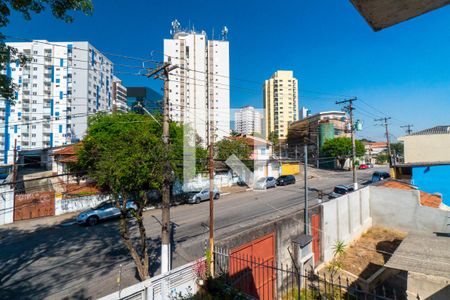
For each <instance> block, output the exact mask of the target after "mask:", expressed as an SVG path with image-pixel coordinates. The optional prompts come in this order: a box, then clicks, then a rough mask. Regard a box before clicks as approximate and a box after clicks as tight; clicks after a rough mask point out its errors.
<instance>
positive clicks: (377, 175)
mask: <svg viewBox="0 0 450 300" xmlns="http://www.w3.org/2000/svg"><path fill="white" fill-rule="evenodd" d="M390 177H391V175H389V173H388V172H380V171H376V172H374V173H373V174H372V182H378V181H381V180H385V179H387V178H390Z"/></svg>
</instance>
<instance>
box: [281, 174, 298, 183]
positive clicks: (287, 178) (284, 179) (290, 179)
mask: <svg viewBox="0 0 450 300" xmlns="http://www.w3.org/2000/svg"><path fill="white" fill-rule="evenodd" d="M294 183H295V177H294V176H293V175H282V176H280V177H278V178H277V185H288V184H294Z"/></svg>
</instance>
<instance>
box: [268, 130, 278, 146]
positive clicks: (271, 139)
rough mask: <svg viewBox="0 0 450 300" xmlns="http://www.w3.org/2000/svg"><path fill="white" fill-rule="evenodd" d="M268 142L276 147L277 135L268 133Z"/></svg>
mask: <svg viewBox="0 0 450 300" xmlns="http://www.w3.org/2000/svg"><path fill="white" fill-rule="evenodd" d="M269 142H271V143H272V145H273V146H274V147H275V145H278V142H279V140H278V133H276V132H275V131H272V132H271V133H269Z"/></svg>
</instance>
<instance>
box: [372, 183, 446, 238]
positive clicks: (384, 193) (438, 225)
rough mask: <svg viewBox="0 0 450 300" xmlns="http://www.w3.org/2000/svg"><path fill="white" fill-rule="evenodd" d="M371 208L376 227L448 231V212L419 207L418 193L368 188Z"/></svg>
mask: <svg viewBox="0 0 450 300" xmlns="http://www.w3.org/2000/svg"><path fill="white" fill-rule="evenodd" d="M370 207H371V215H372V218H373V222H374V224H376V225H380V226H386V227H393V228H397V229H401V230H406V231H419V232H420V231H422V232H428V233H430V232H450V226H449V225H447V224H448V223H449V222H448V221H449V220H450V212H449V211H446V210H441V209H438V208H431V207H428V206H421V205H420V192H419V191H417V190H400V189H391V188H385V187H375V186H371V187H370Z"/></svg>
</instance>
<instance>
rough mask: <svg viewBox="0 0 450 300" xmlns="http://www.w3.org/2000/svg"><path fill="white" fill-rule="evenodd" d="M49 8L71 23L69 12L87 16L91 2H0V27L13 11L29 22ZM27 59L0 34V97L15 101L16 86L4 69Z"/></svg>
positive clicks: (11, 0) (7, 0)
mask: <svg viewBox="0 0 450 300" xmlns="http://www.w3.org/2000/svg"><path fill="white" fill-rule="evenodd" d="M46 8H49V9H50V10H51V12H52V14H53V16H54V17H56V18H57V19H61V20H64V21H65V22H67V23H70V22H72V21H73V17H72V16H71V15H68V12H69V11H81V12H83V13H85V14H87V15H89V14H91V13H92V11H93V6H92V1H91V0H22V1H18V0H0V27H6V26H7V25H8V24H9V17H10V15H11V13H12V12H13V11H16V12H18V13H21V14H22V15H23V17H24V19H25V20H31V15H32V13H36V14H39V13H41V12H42V11H44V10H45V9H46ZM28 60H29V58H27V57H25V56H24V55H21V54H19V53H18V51H17V49H15V48H12V47H9V46H7V45H6V44H5V36H4V35H3V34H2V33H0V97H3V98H5V99H8V100H9V101H14V100H15V90H16V89H17V86H16V85H15V84H14V83H13V82H12V80H11V78H10V76H9V74H7V73H8V72H6V69H7V67H8V64H9V63H14V62H16V63H19V64H21V65H24V64H25V63H26V62H27V61H28Z"/></svg>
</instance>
